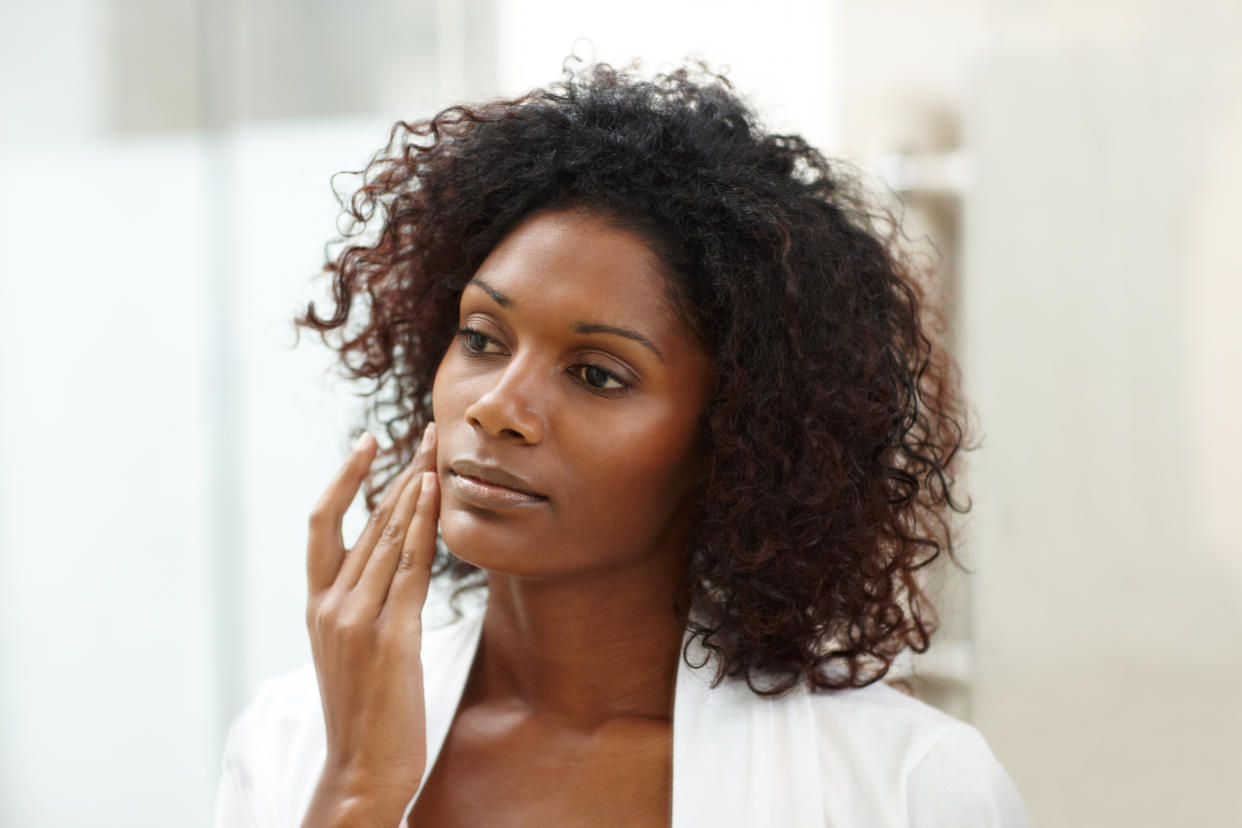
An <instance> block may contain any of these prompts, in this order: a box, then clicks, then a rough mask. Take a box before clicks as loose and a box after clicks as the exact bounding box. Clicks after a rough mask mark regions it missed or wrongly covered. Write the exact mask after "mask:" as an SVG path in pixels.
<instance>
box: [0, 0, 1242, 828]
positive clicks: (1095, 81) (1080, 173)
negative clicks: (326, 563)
mask: <svg viewBox="0 0 1242 828" xmlns="http://www.w3.org/2000/svg"><path fill="white" fill-rule="evenodd" d="M709 8H710V10H708V9H709ZM610 9H611V6H609V7H607V8H606V7H605V6H603V5H599V6H598V7H595V6H592V5H590V4H584V3H581V2H569V0H521V1H520V2H519V0H465V2H459V1H458V0H366V2H350V3H344V2H330V0H300V1H299V2H295V1H294V0H250V1H248V0H213V1H212V2H208V0H197V1H196V0H163V1H162V2H161V1H160V0H41V1H40V2H35V1H34V0H31V1H30V2H21V0H3V2H0V181H2V182H3V185H4V188H5V192H4V196H3V198H2V199H0V308H3V310H4V321H3V323H0V622H2V623H0V824H3V825H5V826H9V825H12V826H30V827H31V828H35V826H63V825H70V824H84V823H87V822H90V823H92V824H98V825H109V826H127V827H128V828H137V826H168V825H186V826H196V825H198V826H205V825H207V824H208V822H209V815H210V811H211V805H212V798H213V796H214V789H215V784H216V780H217V778H218V773H219V762H220V751H221V748H222V745H223V739H224V735H225V733H226V730H227V727H228V725H229V723H230V722H231V720H232V719H233V717H234V716H235V715H236V714H237V713H238V712H239V711H240V709H241V707H242V706H243V705H244V704H245V703H246V701H247V700H248V699H249V698H250V697H251V696H252V694H253V693H254V691H255V689H256V688H257V686H258V683H259V682H260V681H261V680H262V679H263V678H265V677H267V676H270V675H272V674H274V673H277V672H281V671H284V670H287V669H290V668H291V667H294V666H296V665H297V664H299V663H301V662H303V661H304V660H306V659H308V658H309V647H308V645H307V642H306V636H305V631H304V627H303V606H304V594H305V593H304V590H305V581H304V574H303V572H304V571H303V553H304V542H305V520H306V515H307V513H308V511H309V508H310V506H311V504H313V502H314V501H315V499H316V498H317V496H318V494H319V492H320V490H321V489H322V487H323V486H324V485H325V483H326V481H327V480H328V478H329V475H330V474H331V473H332V472H333V471H334V470H335V469H336V467H337V465H338V464H339V462H340V461H341V459H342V458H343V457H344V454H345V451H346V443H347V433H348V430H349V429H350V427H352V426H353V425H355V424H356V422H357V421H358V414H359V411H360V407H359V402H358V401H357V400H356V399H355V398H354V397H353V396H351V390H350V389H349V388H347V387H346V386H345V385H343V384H342V383H341V382H340V381H338V380H336V379H334V378H333V375H332V374H331V372H330V370H329V368H330V365H331V359H330V355H329V354H328V353H327V352H326V350H325V349H323V348H322V346H320V345H319V344H318V343H317V342H316V341H314V340H313V339H311V338H304V340H303V342H302V344H301V345H300V346H299V347H298V348H296V349H295V348H293V347H292V346H293V341H294V340H293V332H292V327H291V325H290V319H291V318H292V316H293V315H294V314H295V313H296V312H297V311H298V310H299V309H300V308H301V307H304V305H305V302H306V301H307V300H308V299H310V298H313V297H316V296H320V295H322V294H323V284H322V283H321V282H316V281H313V280H312V276H313V275H314V274H315V272H316V271H317V270H318V268H319V266H320V264H321V262H322V257H323V245H324V243H325V242H327V241H328V240H330V239H331V238H332V237H333V236H334V235H335V232H336V230H335V227H336V225H335V221H336V210H337V207H336V202H335V200H334V198H333V195H332V190H331V189H330V186H329V179H330V177H331V175H332V174H333V173H335V172H337V171H340V170H351V169H357V168H358V167H359V166H361V165H362V164H363V163H365V161H366V159H367V158H368V157H369V156H370V154H371V153H372V152H373V151H374V150H375V149H377V148H378V147H379V146H380V145H381V144H382V143H383V141H384V140H385V139H386V136H387V130H388V128H389V126H390V125H391V124H392V122H393V121H394V120H396V119H397V118H405V119H416V118H423V117H427V116H430V115H431V114H433V113H434V112H435V111H436V110H437V109H438V108H440V107H442V106H444V105H447V104H450V103H454V102H458V101H460V100H463V99H465V100H472V99H482V98H488V97H492V96H495V95H498V94H504V95H510V94H517V93H520V92H522V91H524V90H526V89H529V88H531V87H534V86H540V85H544V84H546V83H548V82H550V81H553V80H555V79H556V78H557V77H558V76H559V73H560V67H561V62H562V60H563V59H564V58H565V56H566V55H567V54H569V53H570V52H571V51H573V52H575V53H577V54H578V55H580V56H583V57H585V58H586V59H592V58H598V59H601V60H608V61H612V62H616V63H625V62H628V61H629V60H630V59H632V58H636V57H637V58H641V59H642V62H643V67H644V69H645V70H647V71H658V70H661V69H669V68H672V67H673V66H674V65H676V64H677V63H678V62H679V61H680V60H681V59H682V58H684V57H686V56H699V57H702V58H704V59H706V60H707V61H709V62H710V63H711V64H712V65H713V66H715V67H717V68H720V67H728V68H729V69H730V74H731V77H732V79H733V81H734V83H735V85H736V87H737V88H738V89H739V90H740V91H742V92H743V93H744V94H746V95H748V96H749V97H750V99H751V100H752V102H753V103H754V104H755V105H756V107H757V108H758V109H759V110H760V111H761V113H763V114H764V116H765V117H766V119H767V122H768V124H769V125H770V126H771V127H772V128H773V129H777V130H789V131H797V132H800V133H802V134H804V135H805V136H806V137H808V138H809V139H810V140H811V141H812V142H814V143H816V144H818V145H819V146H820V147H821V148H822V149H823V150H824V151H825V152H826V153H828V154H829V155H832V156H838V157H842V158H845V159H849V160H850V161H851V162H852V163H854V164H856V165H858V166H859V168H860V169H861V170H863V172H864V174H866V175H867V176H868V178H869V179H870V180H871V181H872V182H873V184H874V185H875V186H876V187H878V188H881V189H887V190H888V191H891V193H892V194H894V195H895V196H898V197H900V198H901V200H902V201H903V202H904V204H905V205H906V213H907V219H908V226H909V229H910V235H911V236H912V238H913V243H914V244H915V245H916V246H921V249H923V250H924V251H930V250H932V249H935V250H938V251H939V253H938V255H939V258H940V262H941V267H940V271H939V275H938V279H939V282H938V288H937V289H938V290H939V292H940V295H941V296H942V297H943V299H944V301H945V304H946V307H947V308H948V309H949V311H950V322H951V330H950V337H951V342H952V346H953V348H954V349H955V351H956V352H957V354H958V357H959V358H960V360H961V362H962V366H963V370H964V374H965V378H966V385H967V390H968V393H969V396H970V398H971V400H972V402H973V404H974V407H975V410H976V412H977V419H978V435H979V436H980V438H981V441H982V448H981V449H980V450H979V451H977V452H974V453H973V454H971V455H970V456H969V463H968V467H967V468H966V470H965V475H964V483H965V488H966V490H967V491H968V492H969V493H970V494H971V496H972V497H973V501H974V509H973V511H972V512H971V513H970V515H969V516H968V518H967V519H965V520H964V521H963V522H962V532H963V548H962V557H963V558H964V559H965V560H966V562H967V563H968V564H969V565H970V567H971V568H972V569H973V570H974V572H975V574H973V575H971V576H969V577H965V576H962V575H961V574H960V573H955V572H954V571H948V572H947V573H946V575H945V577H944V578H943V579H942V580H941V581H940V582H939V583H938V584H936V585H935V586H936V588H937V590H938V591H939V592H940V593H941V595H942V605H943V607H944V611H943V612H944V616H945V618H944V620H945V628H944V634H943V635H942V636H941V639H940V640H938V641H937V643H936V644H935V646H933V648H932V650H931V651H930V652H929V653H928V654H927V655H926V656H925V657H923V658H921V659H920V660H919V661H918V662H917V663H906V664H904V665H903V667H902V670H903V672H905V673H910V672H911V671H913V674H914V675H915V676H916V678H915V679H914V680H913V681H914V686H915V689H916V692H917V693H918V694H919V695H920V696H922V697H923V698H925V699H927V700H928V701H930V702H931V703H933V704H937V705H939V706H941V707H943V708H944V709H946V710H949V711H950V712H952V713H954V714H955V715H958V716H960V717H963V718H966V719H968V720H969V721H971V722H973V723H974V724H975V725H976V726H977V727H979V728H980V730H981V731H982V732H983V733H984V735H985V736H986V738H987V739H988V741H989V742H990V744H991V745H992V747H993V749H994V750H995V752H996V753H997V755H998V756H999V757H1000V759H1001V761H1002V762H1003V763H1004V765H1005V766H1006V767H1007V768H1008V770H1009V772H1010V774H1011V775H1012V777H1013V778H1014V780H1015V782H1016V784H1017V786H1018V788H1019V790H1020V791H1021V792H1022V794H1023V796H1024V798H1025V800H1026V802H1027V805H1028V807H1029V809H1030V812H1031V815H1032V817H1033V819H1034V821H1035V823H1036V824H1037V825H1042V826H1127V828H1138V827H1139V826H1169V825H1198V824H1203V825H1242V793H1240V790H1242V789H1240V787H1239V782H1240V781H1242V541H1240V540H1239V536H1238V529H1237V524H1236V519H1237V516H1238V513H1239V512H1240V511H1242V476H1240V475H1239V474H1238V469H1240V468H1242V440H1239V439H1238V436H1237V426H1236V418H1237V416H1238V412H1239V411H1242V240H1240V238H1239V235H1240V233H1242V230H1240V228H1242V207H1240V206H1239V205H1240V199H1242V152H1239V147H1242V48H1240V47H1239V44H1242V4H1239V3H1238V2H1236V0H1218V1H1216V2H1213V0H1199V2H1187V1H1185V0H1184V1H1183V2H1177V3H1174V2H1159V1H1158V0H1129V2H1117V1H1116V0H1031V1H1030V2H1017V1H1016V0H941V2H938V3H923V2H916V0H768V2H765V3H762V4H754V3H749V2H748V3H743V2H734V1H733V0H729V1H728V2H717V3H715V4H712V5H711V6H710V7H708V6H707V5H704V4H698V3H691V2H674V0H658V1H657V0H630V2H628V3H626V4H624V6H623V11H621V12H617V11H615V10H610ZM358 519H359V515H358V513H357V512H355V513H354V514H353V515H352V516H351V520H353V521H354V522H355V526H356V525H358Z"/></svg>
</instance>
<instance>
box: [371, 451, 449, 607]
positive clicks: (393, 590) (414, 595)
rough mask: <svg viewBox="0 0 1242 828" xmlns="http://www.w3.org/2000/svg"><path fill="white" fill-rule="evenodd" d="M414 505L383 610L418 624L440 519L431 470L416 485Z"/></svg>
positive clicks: (436, 480) (436, 483)
mask: <svg viewBox="0 0 1242 828" xmlns="http://www.w3.org/2000/svg"><path fill="white" fill-rule="evenodd" d="M419 488H420V490H421V491H420V492H419V498H418V507H417V509H416V510H415V512H414V519H413V520H412V521H411V522H410V528H409V531H407V532H406V533H405V543H404V544H403V545H402V547H401V557H400V559H399V560H398V562H397V568H396V572H394V573H393V575H392V583H391V584H390V585H389V587H388V600H387V602H386V603H385V604H384V609H383V612H384V613H388V612H396V613H400V614H402V616H403V617H404V620H405V621H407V622H409V623H411V624H415V625H416V624H418V623H419V620H420V614H421V612H422V608H423V602H425V601H426V600H427V586H428V584H429V583H430V581H431V563H432V560H433V559H434V558H435V554H436V525H437V523H438V522H439V519H440V479H439V477H438V476H437V475H436V473H435V472H424V473H423V479H422V485H421V486H420V487H419Z"/></svg>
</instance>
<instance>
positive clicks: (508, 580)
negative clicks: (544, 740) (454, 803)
mask: <svg viewBox="0 0 1242 828" xmlns="http://www.w3.org/2000/svg"><path fill="white" fill-rule="evenodd" d="M684 571H685V570H684V561H683V560H681V556H679V555H676V554H662V555H655V556H652V558H650V559H646V560H644V561H642V562H639V563H638V564H636V565H634V566H631V567H628V568H622V569H610V570H607V571H605V572H595V573H589V574H586V575H580V576H575V577H572V578H565V579H558V580H538V581H536V580H530V579H524V578H517V577H514V576H510V575H503V574H500V573H495V572H492V573H489V576H488V602H487V610H486V613H485V615H484V620H483V632H482V639H481V641H480V643H479V652H478V656H477V660H476V663H475V668H474V671H473V674H472V679H471V688H470V690H469V695H470V696H471V699H470V700H471V702H474V703H485V704H490V703H498V704H517V705H520V706H521V707H524V708H526V710H528V711H529V713H530V714H532V715H535V716H538V717H539V718H541V719H544V720H547V721H549V722H555V723H557V724H559V725H562V726H564V727H570V728H574V729H579V730H593V729H595V728H596V727H598V726H599V725H601V724H603V723H604V722H607V721H609V720H611V719H616V718H619V717H640V718H655V719H662V720H666V721H667V720H671V719H672V715H673V690H674V687H675V684H676V679H677V663H678V659H679V658H680V656H681V645H682V636H683V628H682V625H681V623H680V622H679V621H678V620H677V617H676V615H675V613H674V610H673V601H674V596H675V594H676V591H677V587H678V584H679V583H680V580H681V577H682V575H683V574H684Z"/></svg>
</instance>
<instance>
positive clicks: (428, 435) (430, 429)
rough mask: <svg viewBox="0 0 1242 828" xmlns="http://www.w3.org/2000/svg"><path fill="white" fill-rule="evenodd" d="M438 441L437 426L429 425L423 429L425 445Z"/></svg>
mask: <svg viewBox="0 0 1242 828" xmlns="http://www.w3.org/2000/svg"><path fill="white" fill-rule="evenodd" d="M435 439H436V424H435V423H427V427H426V428H424V429H423V443H424V444H427V443H430V442H432V441H433V440H435Z"/></svg>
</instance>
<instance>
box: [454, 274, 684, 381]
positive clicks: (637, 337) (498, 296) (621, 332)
mask: <svg viewBox="0 0 1242 828" xmlns="http://www.w3.org/2000/svg"><path fill="white" fill-rule="evenodd" d="M466 284H467V286H469V285H474V286H475V287H478V288H481V289H482V290H484V291H485V292H486V293H487V295H488V296H490V297H492V300H493V301H494V302H495V303H496V304H497V305H500V306H501V307H502V308H511V307H513V299H512V297H510V296H507V295H505V294H503V293H501V292H500V291H498V290H496V288H494V287H492V286H491V285H489V284H488V283H487V282H485V281H483V280H482V279H480V278H479V277H477V276H476V277H474V278H473V279H471V280H470V281H469V282H467V283H466ZM570 327H571V328H573V330H574V331H575V332H576V333H580V334H596V333H605V334H612V335H613V336H623V337H625V338H626V339H632V340H634V341H635V342H637V343H638V344H640V345H642V346H643V347H645V348H647V349H648V350H650V351H651V352H652V353H653V354H655V355H656V357H657V358H659V360H660V362H664V361H665V360H664V354H662V353H660V349H659V348H657V347H656V346H655V343H653V342H652V341H651V340H650V339H648V338H647V337H645V336H643V335H642V334H640V333H639V332H638V331H632V330H630V329H629V328H618V327H616V326H615V325H600V324H599V323H596V322H571V323H570Z"/></svg>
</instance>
